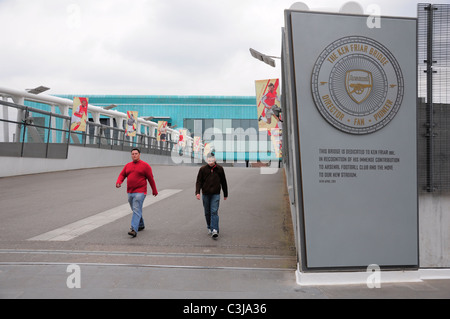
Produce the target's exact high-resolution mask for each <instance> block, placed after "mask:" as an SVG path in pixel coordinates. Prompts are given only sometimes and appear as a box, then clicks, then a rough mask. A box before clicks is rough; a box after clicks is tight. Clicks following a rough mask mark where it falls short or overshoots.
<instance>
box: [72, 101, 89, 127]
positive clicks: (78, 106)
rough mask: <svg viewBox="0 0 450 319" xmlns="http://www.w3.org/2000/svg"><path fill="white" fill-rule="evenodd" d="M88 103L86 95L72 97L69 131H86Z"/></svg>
mask: <svg viewBox="0 0 450 319" xmlns="http://www.w3.org/2000/svg"><path fill="white" fill-rule="evenodd" d="M88 104H89V99H88V98H87V97H74V98H73V106H72V124H71V125H70V130H71V131H75V132H86V121H87V109H88Z"/></svg>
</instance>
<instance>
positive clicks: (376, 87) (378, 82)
mask: <svg viewBox="0 0 450 319" xmlns="http://www.w3.org/2000/svg"><path fill="white" fill-rule="evenodd" d="M311 88H312V95H313V99H314V102H315V104H316V107H317V109H318V111H319V112H320V114H321V115H322V116H323V117H324V119H325V120H326V121H327V122H329V123H330V124H331V125H333V126H334V127H335V128H337V129H339V130H341V131H343V132H346V133H350V134H370V133H373V132H376V131H378V130H380V129H382V128H383V127H384V126H386V125H387V124H388V123H389V122H390V121H392V119H393V118H394V116H395V115H396V114H397V112H398V110H399V108H400V106H401V104H402V99H403V94H404V84H403V75H402V71H401V69H400V66H399V64H398V62H397V60H396V59H395V57H394V55H392V53H391V52H389V50H388V49H387V48H386V47H384V46H383V45H382V44H381V43H379V42H377V41H375V40H373V39H370V38H367V37H362V36H350V37H345V38H341V39H338V40H336V41H334V42H333V43H331V44H330V45H328V46H327V47H326V48H325V49H324V50H323V51H322V53H321V54H320V56H319V57H318V59H317V61H316V63H315V65H314V68H313V72H312V75H311Z"/></svg>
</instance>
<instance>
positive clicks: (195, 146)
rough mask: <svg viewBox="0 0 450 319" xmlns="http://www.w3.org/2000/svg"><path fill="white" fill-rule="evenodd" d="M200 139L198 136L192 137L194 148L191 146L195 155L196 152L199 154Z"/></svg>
mask: <svg viewBox="0 0 450 319" xmlns="http://www.w3.org/2000/svg"><path fill="white" fill-rule="evenodd" d="M201 139H202V138H201V137H200V136H194V146H193V149H194V152H195V153H198V152H200V144H201V143H200V142H201Z"/></svg>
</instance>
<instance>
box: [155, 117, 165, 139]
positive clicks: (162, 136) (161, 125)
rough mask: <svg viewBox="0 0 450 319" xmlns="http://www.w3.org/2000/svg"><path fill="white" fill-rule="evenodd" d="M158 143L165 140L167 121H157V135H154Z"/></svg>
mask: <svg viewBox="0 0 450 319" xmlns="http://www.w3.org/2000/svg"><path fill="white" fill-rule="evenodd" d="M156 140H157V141H158V142H161V141H162V142H165V141H166V140H167V121H158V134H157V135H156Z"/></svg>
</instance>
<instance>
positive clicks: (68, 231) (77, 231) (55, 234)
mask: <svg viewBox="0 0 450 319" xmlns="http://www.w3.org/2000/svg"><path fill="white" fill-rule="evenodd" d="M181 191H182V189H164V190H162V191H160V192H159V194H158V196H156V197H154V196H152V195H150V194H149V195H147V197H146V198H145V201H144V205H143V208H145V207H147V206H150V205H152V204H155V203H157V202H159V201H161V200H163V199H166V198H168V197H170V196H172V195H175V194H177V193H179V192H181ZM131 213H132V212H131V209H130V205H129V204H128V203H127V204H123V205H120V206H117V207H115V208H112V209H109V210H107V211H104V212H102V213H99V214H96V215H93V216H90V217H87V218H84V219H82V220H79V221H77V222H74V223H72V224H69V225H66V226H63V227H60V228H57V229H54V230H52V231H49V232H47V233H44V234H41V235H38V236H35V237H33V238H30V239H28V240H31V241H69V240H71V239H74V238H76V237H78V236H80V235H83V234H85V233H87V232H90V231H92V230H94V229H96V228H98V227H101V226H104V225H106V224H109V223H112V222H113V221H116V220H118V219H119V218H122V217H125V216H127V215H129V214H131Z"/></svg>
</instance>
